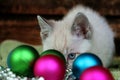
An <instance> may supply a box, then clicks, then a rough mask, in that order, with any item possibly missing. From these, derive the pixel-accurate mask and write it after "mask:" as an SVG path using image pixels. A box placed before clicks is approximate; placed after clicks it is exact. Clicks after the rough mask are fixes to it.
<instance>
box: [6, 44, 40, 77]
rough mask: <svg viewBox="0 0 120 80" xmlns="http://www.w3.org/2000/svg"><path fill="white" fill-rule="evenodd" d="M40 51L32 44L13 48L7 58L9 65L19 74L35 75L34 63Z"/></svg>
mask: <svg viewBox="0 0 120 80" xmlns="http://www.w3.org/2000/svg"><path fill="white" fill-rule="evenodd" d="M38 57H39V53H38V52H37V51H36V49H34V48H33V47H31V46H28V45H21V46H18V47H16V48H15V49H13V50H12V51H11V52H10V54H9V55H8V58H7V65H8V67H9V68H10V69H11V70H12V71H13V72H14V73H16V74H17V75H19V76H27V77H33V65H34V63H35V61H36V59H37V58H38Z"/></svg>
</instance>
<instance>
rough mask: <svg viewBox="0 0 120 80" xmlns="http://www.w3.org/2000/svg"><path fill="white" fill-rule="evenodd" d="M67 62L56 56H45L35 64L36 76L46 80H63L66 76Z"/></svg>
mask: <svg viewBox="0 0 120 80" xmlns="http://www.w3.org/2000/svg"><path fill="white" fill-rule="evenodd" d="M65 70H66V65H65V62H64V61H63V60H62V59H61V58H60V57H58V56H56V55H50V54H49V55H44V56H42V57H40V58H38V60H37V61H36V62H35V65H34V75H35V76H36V77H43V78H44V79H45V80H63V79H64V75H65Z"/></svg>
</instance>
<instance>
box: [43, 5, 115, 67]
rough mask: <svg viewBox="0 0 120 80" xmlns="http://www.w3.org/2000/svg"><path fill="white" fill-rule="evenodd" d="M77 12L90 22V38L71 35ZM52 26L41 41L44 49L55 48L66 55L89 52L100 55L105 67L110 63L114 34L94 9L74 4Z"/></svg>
mask: <svg viewBox="0 0 120 80" xmlns="http://www.w3.org/2000/svg"><path fill="white" fill-rule="evenodd" d="M79 12H81V13H83V14H84V15H85V16H86V17H87V18H88V20H89V22H90V24H91V27H92V37H91V39H84V38H83V36H81V37H79V38H78V37H76V36H73V35H71V26H72V25H73V22H74V19H75V16H76V15H77V13H79ZM52 27H53V31H51V33H49V35H48V37H47V38H46V39H45V40H43V41H42V42H43V49H44V50H47V49H56V50H59V51H61V52H62V53H63V54H64V55H65V56H66V57H67V55H68V54H69V53H71V52H75V53H76V52H79V53H80V54H81V53H83V52H91V53H94V54H96V55H97V56H99V57H100V59H101V60H102V62H103V65H104V66H105V67H108V66H109V65H110V63H111V60H112V57H113V53H114V34H113V32H112V30H111V29H110V27H109V25H108V23H107V22H106V20H105V19H104V18H103V17H101V16H100V15H99V14H98V13H96V12H95V11H93V10H91V9H89V8H87V7H83V6H76V7H74V8H73V9H72V10H71V11H69V12H68V14H67V15H66V16H65V17H64V18H63V20H59V21H55V22H54V24H53V25H52ZM41 36H42V34H41ZM71 64H72V63H71Z"/></svg>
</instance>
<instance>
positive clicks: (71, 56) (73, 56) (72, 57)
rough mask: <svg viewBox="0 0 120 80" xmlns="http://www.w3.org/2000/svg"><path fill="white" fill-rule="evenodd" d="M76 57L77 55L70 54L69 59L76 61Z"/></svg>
mask: <svg viewBox="0 0 120 80" xmlns="http://www.w3.org/2000/svg"><path fill="white" fill-rule="evenodd" d="M75 57H76V54H75V53H70V54H69V55H68V58H69V59H71V60H73V59H75Z"/></svg>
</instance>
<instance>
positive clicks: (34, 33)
mask: <svg viewBox="0 0 120 80" xmlns="http://www.w3.org/2000/svg"><path fill="white" fill-rule="evenodd" d="M77 4H81V5H85V6H88V7H90V8H93V9H94V10H96V11H98V12H99V13H100V14H101V15H103V16H104V17H105V18H106V19H107V20H108V22H109V24H110V25H111V28H112V29H113V30H114V32H115V44H116V55H120V0H99V1H98V0H0V42H2V41H4V40H6V39H14V40H19V41H22V42H26V43H30V44H33V45H39V44H41V39H40V35H39V32H40V28H39V26H38V22H37V19H36V15H37V14H40V15H41V16H43V17H45V18H47V19H51V18H54V19H61V18H62V17H63V15H64V14H66V13H67V11H68V10H69V9H70V8H72V7H73V6H75V5H77Z"/></svg>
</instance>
